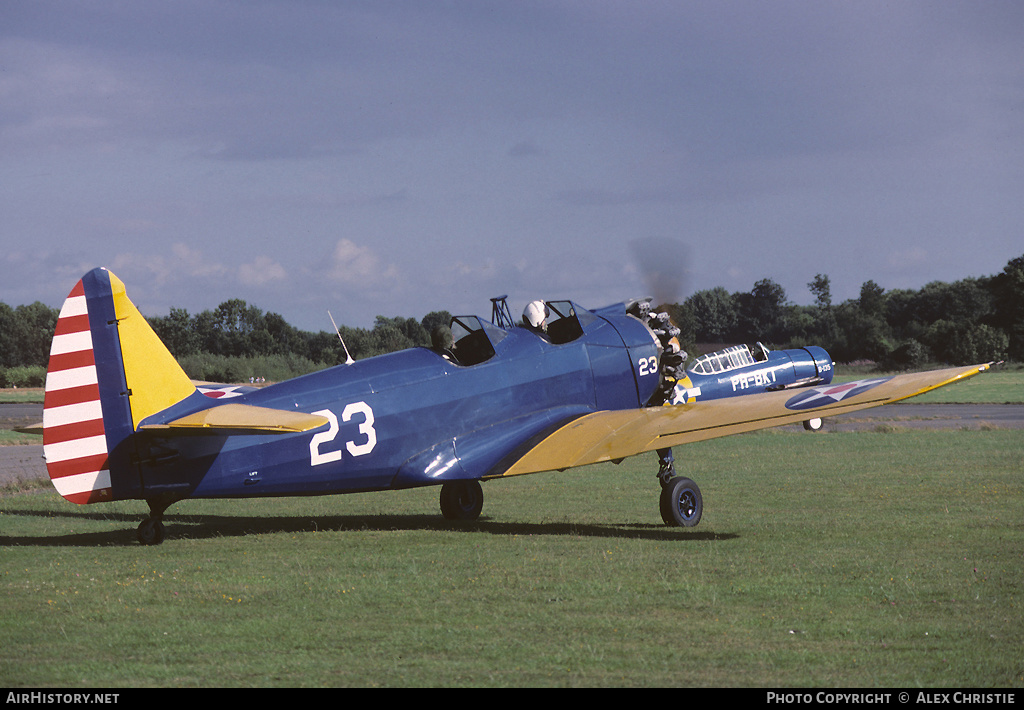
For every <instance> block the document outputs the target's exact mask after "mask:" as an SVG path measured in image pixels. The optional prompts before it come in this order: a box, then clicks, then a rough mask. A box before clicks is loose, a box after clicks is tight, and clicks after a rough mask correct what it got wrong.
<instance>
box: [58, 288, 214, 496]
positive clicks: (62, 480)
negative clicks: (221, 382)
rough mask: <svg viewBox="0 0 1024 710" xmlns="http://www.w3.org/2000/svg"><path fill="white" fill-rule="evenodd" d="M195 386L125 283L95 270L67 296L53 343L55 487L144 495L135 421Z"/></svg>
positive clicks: (70, 492) (66, 491) (68, 492)
mask: <svg viewBox="0 0 1024 710" xmlns="http://www.w3.org/2000/svg"><path fill="white" fill-rule="evenodd" d="M195 391H196V390H195V387H194V386H193V385H192V383H191V382H190V381H189V379H188V376H187V375H186V374H185V372H184V371H183V370H182V369H181V367H180V366H179V365H178V364H177V362H175V360H174V358H173V357H172V356H171V354H170V353H169V352H168V351H167V349H166V348H165V347H164V346H163V344H162V343H161V342H160V339H159V338H158V337H157V336H156V334H155V333H154V332H153V330H152V329H151V328H150V327H149V324H148V323H147V322H146V319H145V318H144V317H143V316H142V314H141V313H139V311H138V309H136V308H135V306H134V304H132V302H131V301H130V300H129V299H128V297H127V296H126V295H125V289H124V284H123V283H121V281H120V280H119V279H118V278H117V277H116V276H114V275H113V274H112V273H110V272H109V271H107V270H106V269H94V270H93V271H90V272H89V273H88V274H86V275H85V276H84V277H82V280H81V281H79V282H78V283H77V284H76V285H75V287H74V288H73V289H72V290H71V293H70V294H68V297H67V300H65V301H64V305H63V307H62V308H61V311H60V317H59V318H58V320H57V328H56V331H55V333H54V336H53V343H52V345H51V348H50V363H49V368H48V370H47V374H46V392H45V398H44V403H43V456H44V458H45V459H46V467H47V470H48V472H49V474H50V479H51V480H52V481H53V485H54V487H55V488H56V489H57V491H58V492H59V493H60V494H61V495H62V496H64V497H65V498H66V499H68V500H69V501H71V502H73V503H97V502H101V501H110V500H119V499H123V498H135V497H139V493H140V482H139V476H138V471H137V469H136V464H135V463H134V457H133V453H134V451H133V448H134V441H133V434H134V432H135V429H136V427H137V426H138V424H139V422H141V421H142V420H143V419H144V418H145V417H147V416H149V415H151V414H155V413H156V412H159V411H161V410H163V409H166V408H167V407H169V406H171V405H173V404H176V403H177V402H180V401H181V400H183V399H185V398H186V397H188V396H190V395H192V394H194V393H195Z"/></svg>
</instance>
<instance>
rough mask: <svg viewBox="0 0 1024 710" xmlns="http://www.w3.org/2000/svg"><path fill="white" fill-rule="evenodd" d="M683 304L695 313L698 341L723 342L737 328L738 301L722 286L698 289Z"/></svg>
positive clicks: (695, 331)
mask: <svg viewBox="0 0 1024 710" xmlns="http://www.w3.org/2000/svg"><path fill="white" fill-rule="evenodd" d="M683 305H684V306H685V307H686V308H687V310H689V311H690V313H692V314H693V319H694V321H695V324H694V338H695V339H696V340H698V341H701V342H706V343H722V342H725V341H726V339H727V338H729V337H731V336H732V334H733V332H734V331H735V330H736V324H737V321H738V318H737V314H736V302H735V301H734V299H733V297H732V296H731V295H730V294H729V292H728V291H726V290H725V289H724V288H722V287H721V286H717V287H715V288H712V289H707V290H703V291H697V292H696V293H694V294H693V295H692V296H690V297H689V298H687V299H686V301H685V303H684V304H683Z"/></svg>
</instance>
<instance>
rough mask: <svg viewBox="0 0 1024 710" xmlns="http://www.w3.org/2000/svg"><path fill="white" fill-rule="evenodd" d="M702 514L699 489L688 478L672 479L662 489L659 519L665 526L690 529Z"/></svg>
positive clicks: (701, 499) (702, 503)
mask: <svg viewBox="0 0 1024 710" xmlns="http://www.w3.org/2000/svg"><path fill="white" fill-rule="evenodd" d="M703 512H704V499H703V498H702V497H701V494H700V488H698V487H697V484H696V483H694V482H693V481H691V480H690V479H689V478H683V477H682V476H680V477H677V478H672V479H669V481H668V482H667V483H666V484H665V485H664V486H663V487H662V489H661V519H662V520H663V521H665V524H666V525H671V526H673V527H682V528H692V527H693V526H695V525H696V524H697V523H699V522H700V516H701V515H702V514H703Z"/></svg>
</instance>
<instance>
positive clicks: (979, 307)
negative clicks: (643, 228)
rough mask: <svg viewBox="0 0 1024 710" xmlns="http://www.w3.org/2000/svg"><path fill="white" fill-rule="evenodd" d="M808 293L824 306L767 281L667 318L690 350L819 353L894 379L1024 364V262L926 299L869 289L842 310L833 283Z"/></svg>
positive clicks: (942, 287) (715, 293)
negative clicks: (902, 372) (937, 367)
mask: <svg viewBox="0 0 1024 710" xmlns="http://www.w3.org/2000/svg"><path fill="white" fill-rule="evenodd" d="M807 286H808V288H809V289H810V291H811V293H812V295H814V297H815V302H814V303H813V304H811V305H807V306H798V305H794V304H792V303H790V302H789V301H788V300H787V298H786V293H785V290H784V289H783V288H782V287H781V286H780V285H779V284H777V283H775V282H774V281H772V280H770V279H763V280H761V281H758V282H757V283H756V284H755V285H754V288H753V289H752V290H751V291H750V292H747V293H732V294H730V293H728V292H727V291H726V290H725V289H723V288H720V287H719V288H713V289H708V290H704V291H698V292H697V293H694V294H693V295H692V296H690V297H689V298H687V299H686V301H685V302H684V303H682V304H674V305H671V306H669V308H668V310H669V312H670V313H671V314H672V316H673V319H674V320H675V322H676V324H677V326H678V327H679V328H680V330H681V331H682V334H681V340H682V341H683V342H684V344H685V343H688V344H690V345H691V347H692V346H693V344H695V343H740V342H749V341H750V340H752V339H757V340H761V341H762V342H764V343H765V344H766V345H770V346H773V347H800V346H801V345H808V344H814V345H821V346H822V347H824V348H825V349H826V350H828V352H829V354H830V355H832V357H833V359H834V360H835V361H836V362H842V363H850V362H856V361H862V360H867V361H872V362H875V363H878V364H879V365H880V366H881V367H882V368H883V369H888V370H892V369H896V370H898V369H911V368H917V367H921V366H922V365H925V364H926V363H944V364H949V365H970V364H975V363H982V362H990V361H998V360H1013V361H1016V362H1022V361H1024V256H1020V257H1017V258H1015V259H1012V260H1010V261H1009V262H1008V263H1007V265H1006V267H1005V268H1004V269H1003V271H1002V272H1001V273H999V274H996V275H995V276H988V277H981V278H966V279H962V280H960V281H956V282H953V283H946V282H939V281H935V282H932V283H929V284H927V285H925V286H924V287H923V288H921V289H917V290H913V289H893V290H890V291H886V290H885V289H883V288H882V287H881V286H879V285H878V284H877V283H875V282H874V281H866V282H864V284H863V285H862V286H861V289H860V295H859V297H858V298H854V299H849V300H847V301H843V302H841V303H834V302H833V299H832V291H831V282H830V279H829V277H828V276H827V275H825V274H817V275H816V276H815V277H814V279H813V280H812V281H810V282H809V283H808V284H807Z"/></svg>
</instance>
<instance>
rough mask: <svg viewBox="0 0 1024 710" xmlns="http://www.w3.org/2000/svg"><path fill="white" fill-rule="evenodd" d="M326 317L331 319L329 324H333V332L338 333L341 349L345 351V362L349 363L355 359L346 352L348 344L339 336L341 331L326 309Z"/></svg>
mask: <svg viewBox="0 0 1024 710" xmlns="http://www.w3.org/2000/svg"><path fill="white" fill-rule="evenodd" d="M327 317H328V318H330V319H331V325H333V326H334V332H335V333H337V334H338V340H340V341H341V349H342V350H344V351H345V364H346V365H351V364H352V363H353V362H355V360H353V359H352V356H351V355H350V354H349V352H348V346H347V345H345V339H344V338H342V337H341V331H340V330H338V324H337V323H335V322H334V316H332V315H331V312H330V310H328V311H327Z"/></svg>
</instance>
